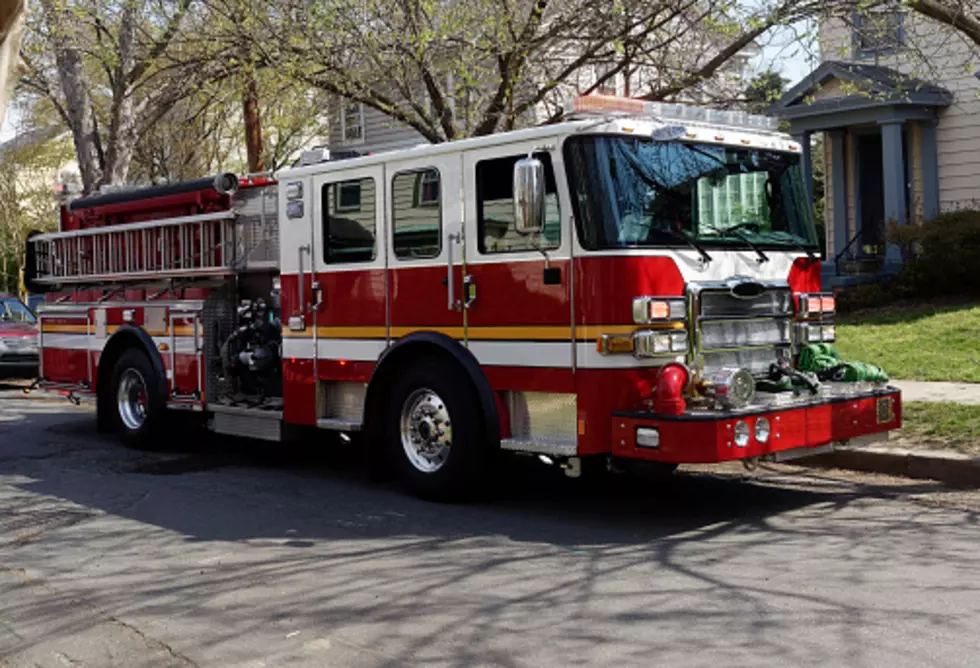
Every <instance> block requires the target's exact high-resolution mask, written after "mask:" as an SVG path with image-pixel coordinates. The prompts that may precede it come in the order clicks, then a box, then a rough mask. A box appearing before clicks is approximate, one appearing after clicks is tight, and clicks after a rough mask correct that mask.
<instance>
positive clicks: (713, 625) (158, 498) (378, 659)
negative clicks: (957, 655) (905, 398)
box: [0, 412, 978, 666]
mask: <svg viewBox="0 0 980 668" xmlns="http://www.w3.org/2000/svg"><path fill="white" fill-rule="evenodd" d="M28 417H31V419H33V420H35V421H34V422H31V423H30V427H31V429H32V430H33V433H34V434H35V435H37V433H38V432H37V430H40V431H41V432H43V433H42V434H41V435H40V436H38V442H39V445H38V446H37V447H35V448H34V449H33V450H32V451H30V452H27V453H26V454H25V455H24V457H22V458H11V459H3V458H2V457H0V467H2V468H0V472H2V473H4V474H7V475H9V474H12V473H16V474H18V476H19V477H18V478H17V481H16V482H14V483H12V485H11V483H8V486H12V487H13V488H14V489H15V490H17V492H18V493H19V494H20V495H21V496H20V497H17V498H15V499H13V500H10V499H8V500H7V501H6V504H5V508H6V509H7V510H8V514H10V515H13V516H14V517H16V516H18V515H23V518H24V519H23V521H22V522H21V524H19V525H17V526H23V527H25V529H24V530H25V531H26V532H27V533H26V538H24V542H23V543H22V544H18V545H15V546H12V547H13V548H14V549H18V550H21V551H22V552H21V553H20V554H24V555H30V557H31V558H32V559H33V560H34V561H33V562H32V563H33V566H34V568H36V569H39V570H43V569H47V570H49V571H57V570H58V569H61V570H62V571H64V570H65V569H70V571H71V572H72V573H77V574H78V575H77V577H76V576H73V577H72V580H71V582H72V586H73V588H75V589H77V590H81V591H83V592H87V593H88V594H89V595H90V596H92V597H93V598H95V599H97V600H98V602H99V606H100V607H101V608H102V609H106V610H114V611H118V610H122V611H128V612H129V614H137V612H138V614H139V615H140V616H141V617H142V618H144V619H157V620H167V621H165V622H163V621H162V622H161V623H165V624H166V625H168V627H171V628H173V629H178V628H179V629H184V630H185V631H187V632H188V633H189V635H187V636H185V637H184V640H183V643H184V644H185V646H190V647H193V648H194V649H195V651H199V652H208V653H210V655H211V656H222V655H226V656H230V655H233V654H234V653H235V652H237V651H240V648H241V647H242V644H243V643H244V642H246V641H247V640H248V639H250V638H255V637H261V638H267V637H275V638H282V637H284V636H286V635H287V633H294V632H295V630H304V633H305V632H307V631H310V632H312V633H314V634H315V633H317V632H323V633H326V632H329V633H330V637H331V638H333V639H335V640H336V639H337V638H340V639H341V640H343V641H344V642H347V643H348V644H349V645H350V646H351V647H354V646H356V647H358V648H363V649H364V651H365V652H370V653H371V654H370V656H371V657H372V660H371V661H369V662H368V663H370V664H371V665H391V666H396V665H402V664H403V663H404V662H405V661H406V660H414V661H416V662H419V663H423V664H426V665H447V666H471V665H518V664H524V665H556V666H557V665H562V666H579V665H581V666H587V665H611V664H613V663H616V664H621V665H657V664H659V665H678V664H680V663H683V662H684V659H685V658H689V657H690V653H691V652H692V651H695V650H696V651H697V652H698V653H699V654H698V656H700V657H702V658H706V657H710V656H727V657H732V656H734V657H736V658H737V659H739V660H735V662H734V665H809V664H814V665H820V663H821V662H823V665H863V664H864V663H866V661H865V659H866V658H867V656H866V648H867V647H868V639H869V638H876V637H879V636H880V634H883V633H886V632H890V633H893V634H894V630H895V629H902V628H903V626H902V625H904V624H914V625H915V628H916V629H917V630H918V632H920V633H922V634H927V633H933V632H935V633H939V632H948V629H950V628H955V627H956V625H957V624H965V623H966V621H965V618H964V617H963V616H962V615H961V614H959V613H958V612H957V609H956V608H955V606H954V607H951V606H950V604H949V602H948V601H949V600H950V598H951V597H956V596H964V597H971V596H972V597H974V598H972V599H971V600H973V601H975V600H976V599H975V596H976V594H977V590H978V587H977V583H976V581H975V578H973V577H972V575H970V574H972V573H975V572H976V566H977V557H976V556H975V550H974V549H973V546H974V545H975V538H976V536H977V533H976V528H977V527H976V518H975V517H974V516H972V515H969V514H953V513H947V514H940V513H934V514H932V515H928V513H927V512H926V511H921V514H926V515H928V516H927V517H920V516H918V514H920V511H919V510H917V511H916V513H917V514H916V516H915V517H910V512H909V510H908V508H907V504H887V503H883V502H881V500H882V499H884V498H886V497H887V496H888V492H887V491H886V490H884V489H878V488H876V487H875V486H873V485H870V486H869V485H863V484H859V483H854V484H848V483H842V482H833V481H823V480H821V478H820V476H819V475H818V474H813V475H812V476H807V475H802V476H798V479H799V481H800V484H796V485H793V484H786V482H785V481H782V482H780V481H777V480H774V479H769V478H766V477H765V472H763V475H760V474H758V473H757V474H755V475H749V474H745V475H744V476H743V475H740V474H737V473H733V472H729V473H726V474H723V475H717V474H706V473H699V472H696V471H691V472H683V473H681V474H680V475H677V476H674V477H673V478H670V479H668V480H662V481H650V480H633V479H619V480H617V481H616V482H614V483H613V484H611V485H607V486H594V485H589V484H586V483H585V482H584V481H576V480H569V479H566V478H565V477H563V476H562V475H561V474H560V473H558V472H557V471H556V470H555V469H553V468H545V467H543V466H539V465H537V464H535V462H533V461H531V460H527V459H525V460H517V461H515V462H514V464H515V465H514V466H512V467H509V468H507V469H506V473H504V474H501V478H500V479H499V480H498V483H499V485H498V486H499V487H500V490H501V491H500V494H499V495H498V496H497V497H496V498H493V499H490V500H487V501H483V502H480V503H474V504H465V505H447V504H434V503H427V502H424V501H420V500H418V499H414V498H412V497H410V496H408V495H407V494H405V493H404V492H402V491H401V490H400V489H399V488H398V487H397V486H395V485H393V484H391V483H388V482H377V481H374V480H372V479H371V478H370V476H368V474H367V472H366V471H365V470H364V468H363V467H362V466H361V465H360V463H359V457H358V452H357V451H355V450H352V449H343V448H341V449H330V448H326V447H323V444H322V443H316V442H314V443H307V444H298V445H290V446H280V445H271V446H270V445H269V444H263V443H257V442H251V441H243V440H237V439H235V440H233V439H224V438H217V437H214V436H213V435H200V434H198V435H196V436H195V437H194V438H193V439H191V438H187V439H181V440H180V445H181V447H180V448H179V449H177V451H173V452H166V453H139V452H132V451H126V450H124V449H122V448H121V447H119V446H118V445H117V444H116V443H115V442H114V441H113V440H112V439H108V438H106V437H103V436H101V435H99V434H97V433H96V432H95V429H94V425H93V424H92V420H91V418H90V416H88V415H81V416H79V415H71V416H64V415H58V416H55V417H48V418H44V416H43V415H42V414H41V413H40V412H39V413H38V414H37V415H35V416H28ZM42 418H43V419H42ZM44 420H48V421H47V422H45V421H44ZM939 487H940V486H939V485H937V484H932V483H928V482H921V483H915V484H914V485H913V486H911V487H909V488H906V490H905V491H906V493H913V492H915V491H917V490H918V491H933V490H935V489H937V488H939ZM52 505H54V506H56V507H57V508H60V509H61V510H60V511H59V512H52V509H51V507H52ZM57 508H56V509H57ZM34 517H36V518H39V519H38V520H37V521H36V522H35V523H34V524H35V525H36V524H37V523H38V522H41V523H42V524H43V522H51V523H53V524H51V526H52V527H53V530H52V531H54V530H56V533H52V534H50V535H49V537H48V538H47V539H46V538H45V534H44V533H43V532H36V534H32V533H30V532H29V531H28V529H29V527H31V526H32V523H31V518H34ZM64 518H68V519H64ZM42 520H43V522H42ZM69 520H70V521H69ZM32 541H37V542H41V541H43V542H42V543H41V544H39V545H38V546H37V547H36V548H35V549H32V545H33V542H32ZM950 541H954V543H955V544H953V545H952V546H951V545H950ZM8 547H11V546H8ZM940 571H941V572H955V573H959V574H961V575H960V577H957V578H951V580H954V579H955V582H956V589H955V591H954V590H949V591H945V592H944V594H943V602H942V605H937V606H932V607H930V606H928V605H925V604H924V603H923V602H922V601H923V600H924V599H922V598H916V597H915V596H913V595H912V593H913V591H912V590H914V589H915V588H916V587H925V588H928V590H929V592H931V593H930V596H935V595H937V594H936V593H937V592H939V591H940V587H941V584H940V583H938V582H932V581H927V582H921V583H920V580H921V578H922V577H923V576H924V574H930V573H937V572H940ZM859 591H869V592H870V591H874V592H876V597H882V596H883V595H882V594H881V592H883V591H887V592H889V596H890V597H888V596H884V597H883V598H880V600H878V599H876V598H875V597H868V598H862V597H861V596H859V595H855V594H854V592H859ZM881 600H884V601H886V602H887V603H886V604H884V605H882V604H881ZM8 614H17V615H22V617H21V618H22V619H32V618H35V617H38V616H45V615H52V614H55V613H54V612H50V611H49V612H45V611H44V610H43V609H42V608H39V607H37V606H30V605H24V606H22V607H20V608H18V609H16V610H13V612H12V613H11V612H10V611H8ZM958 614H959V616H958ZM801 619H803V620H805V626H806V628H807V629H808V633H807V634H806V636H805V637H804V638H802V639H801V636H800V634H799V628H800V625H801V623H802V622H801ZM41 622H45V623H48V624H50V623H51V619H50V618H49V617H46V618H45V619H43V620H42V619H38V623H41ZM171 625H172V626H171ZM270 629H271V630H273V631H275V634H277V635H273V636H269V635H268V634H269V633H270ZM198 630H200V631H198ZM204 630H206V633H205V632H204ZM318 630H319V631H318ZM54 632H55V633H58V632H59V631H58V630H57V629H56V630H55V631H54ZM60 632H62V633H63V632H67V630H62V631H60ZM174 633H176V631H174ZM263 634H265V635H263ZM313 637H316V636H315V635H314V636H301V638H311V639H312V638H313ZM888 638H889V640H890V641H891V642H893V643H895V642H897V641H896V640H895V636H894V635H892V636H888ZM882 642H885V641H882ZM265 649H267V651H269V652H272V651H273V649H272V645H268V646H264V647H262V648H259V650H254V649H253V651H258V652H259V653H258V655H261V650H265ZM236 656H239V655H236ZM516 657H522V659H523V660H517V659H516ZM750 657H751V658H752V660H749V658H750ZM909 657H910V658H911V659H915V658H917V655H915V654H914V653H913V654H909ZM918 658H923V657H922V656H921V655H920V656H918ZM286 663H288V661H287V662H285V663H283V664H282V665H285V664H286ZM694 663H697V662H694ZM269 665H274V662H273V663H270V664H269ZM700 665H704V661H701V662H700ZM726 665H732V664H731V662H727V663H726ZM896 665H898V664H896Z"/></svg>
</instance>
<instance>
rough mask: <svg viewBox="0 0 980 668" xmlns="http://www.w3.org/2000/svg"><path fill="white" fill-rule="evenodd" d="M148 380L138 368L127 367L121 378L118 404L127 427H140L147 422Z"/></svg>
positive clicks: (117, 397)
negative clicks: (144, 378)
mask: <svg viewBox="0 0 980 668" xmlns="http://www.w3.org/2000/svg"><path fill="white" fill-rule="evenodd" d="M146 403H147V399H146V381H144V380H143V376H142V375H141V374H140V372H139V371H137V370H136V369H126V370H125V371H123V373H122V377H121V378H120V379H119V391H118V393H117V394H116V406H117V408H118V410H119V417H120V419H122V423H123V424H124V425H125V426H126V428H127V429H132V430H133V431H135V430H137V429H139V428H140V427H142V426H143V423H144V422H146Z"/></svg>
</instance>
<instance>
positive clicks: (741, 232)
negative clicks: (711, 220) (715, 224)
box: [725, 225, 769, 264]
mask: <svg viewBox="0 0 980 668" xmlns="http://www.w3.org/2000/svg"><path fill="white" fill-rule="evenodd" d="M725 232H731V233H732V234H734V235H735V236H736V237H738V238H739V239H741V240H742V241H744V242H745V243H746V244H748V246H749V248H751V249H752V250H754V251H755V254H756V255H758V256H759V264H762V263H763V262H768V261H769V256H768V255H766V254H765V253H763V252H762V248H760V247H759V245H758V244H756V243H754V242H752V240H750V239H749V238H748V237H747V236H745V228H744V227H741V226H740V225H736V226H735V227H730V228H728V229H727V230H725Z"/></svg>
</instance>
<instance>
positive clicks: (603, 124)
mask: <svg viewBox="0 0 980 668" xmlns="http://www.w3.org/2000/svg"><path fill="white" fill-rule="evenodd" d="M668 124H671V123H663V122H660V121H657V120H655V119H653V118H648V117H620V118H614V117H609V116H606V117H597V118H591V119H583V120H575V121H569V122H566V123H558V124H555V125H542V126H538V127H534V128H528V129H525V130H514V131H511V132H500V133H497V134H492V135H486V136H483V137H472V138H469V139H458V140H456V141H450V142H444V143H441V144H419V145H418V146H415V147H413V148H408V149H399V150H395V151H383V152H379V153H374V154H371V155H365V156H360V157H357V158H345V159H343V160H326V161H324V162H318V163H315V164H312V165H305V166H302V167H295V168H291V169H284V170H282V171H280V172H279V173H278V174H276V178H277V179H278V180H280V181H282V180H284V179H291V178H299V177H304V176H310V175H312V174H322V173H325V172H332V171H339V170H347V169H356V168H358V167H368V166H371V165H376V164H380V163H385V162H397V161H399V160H406V159H409V158H417V157H422V156H427V155H442V154H445V153H454V152H464V151H470V150H474V149H480V148H486V147H488V146H505V145H507V144H514V143H520V142H528V141H534V140H546V139H556V138H561V139H564V138H565V137H569V136H572V135H576V134H620V135H623V136H627V137H628V136H639V137H643V136H646V137H649V136H650V134H651V133H652V132H653V130H654V129H655V128H657V127H661V126H664V125H668ZM684 126H685V127H686V128H687V130H688V132H687V134H686V135H685V137H686V138H687V139H688V141H690V142H695V143H708V144H715V145H723V146H732V147H737V148H760V149H766V150H775V151H786V152H791V153H799V152H800V146H799V145H798V144H797V142H796V141H795V140H793V138H792V137H790V136H789V135H786V134H783V133H776V132H766V131H762V130H757V129H753V128H739V127H731V126H721V125H715V124H710V123H702V122H688V123H685V124H684Z"/></svg>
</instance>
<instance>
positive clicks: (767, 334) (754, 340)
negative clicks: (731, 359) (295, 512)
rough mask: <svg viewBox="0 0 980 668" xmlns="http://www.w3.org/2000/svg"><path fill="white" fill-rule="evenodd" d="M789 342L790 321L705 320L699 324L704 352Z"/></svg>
mask: <svg viewBox="0 0 980 668" xmlns="http://www.w3.org/2000/svg"><path fill="white" fill-rule="evenodd" d="M789 342H790V321H789V320H787V319H783V318H780V319H775V318H774V319H771V320H706V321H703V322H702V323H701V346H702V348H703V349H704V350H723V349H726V348H747V347H751V346H775V345H781V344H788V343H789Z"/></svg>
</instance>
